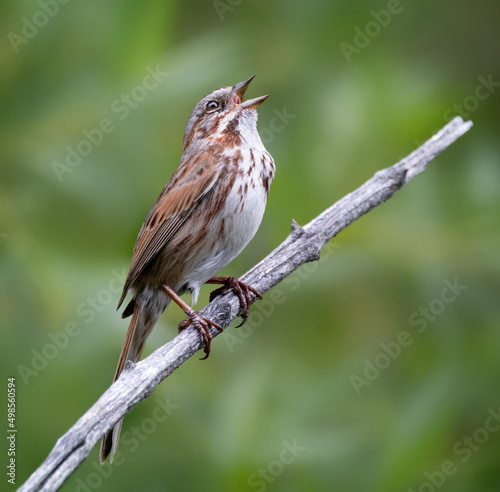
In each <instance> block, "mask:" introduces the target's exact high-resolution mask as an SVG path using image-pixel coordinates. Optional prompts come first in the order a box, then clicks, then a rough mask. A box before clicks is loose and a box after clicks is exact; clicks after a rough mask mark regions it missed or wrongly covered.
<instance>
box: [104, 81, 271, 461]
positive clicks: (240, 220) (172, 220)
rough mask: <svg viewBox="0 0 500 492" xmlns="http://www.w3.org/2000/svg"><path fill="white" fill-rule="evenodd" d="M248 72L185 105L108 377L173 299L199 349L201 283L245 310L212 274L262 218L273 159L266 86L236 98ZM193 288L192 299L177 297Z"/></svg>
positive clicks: (246, 296) (112, 437)
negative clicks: (263, 109)
mask: <svg viewBox="0 0 500 492" xmlns="http://www.w3.org/2000/svg"><path fill="white" fill-rule="evenodd" d="M254 77H255V75H252V76H251V77H249V78H248V79H246V80H244V81H242V82H240V83H238V84H236V85H234V86H224V87H220V88H219V89H216V90H214V91H213V92H211V93H209V94H208V95H206V96H205V97H203V98H202V99H201V100H200V101H199V102H198V104H196V106H195V107H194V109H193V111H192V112H191V114H190V116H189V118H188V121H187V124H186V129H185V131H184V139H183V147H182V155H181V159H180V163H179V166H178V168H177V170H176V171H175V172H174V173H173V175H172V176H171V178H170V179H169V181H168V182H167V184H166V185H165V187H164V188H163V190H162V192H161V193H160V195H159V197H158V199H157V200H156V203H155V204H154V205H153V207H152V209H151V211H150V212H149V214H148V215H147V217H146V219H145V221H144V223H143V225H142V227H141V229H140V231H139V235H138V237H137V240H136V243H135V246H134V251H133V255H132V261H131V266H130V270H129V272H128V275H127V277H126V279H125V284H124V287H123V293H122V295H121V297H120V300H119V303H118V308H117V309H120V307H121V306H122V304H123V302H124V300H125V298H126V296H127V294H128V293H129V292H130V293H131V294H132V299H131V300H130V302H129V303H128V304H127V306H126V307H125V309H124V311H123V314H122V318H127V317H129V316H132V318H131V321H130V325H129V328H128V331H127V334H126V337H125V341H124V344H123V347H122V350H121V353H120V357H119V360H118V366H117V368H116V372H115V376H114V379H113V381H116V380H117V379H118V378H119V376H120V374H121V373H122V371H123V369H124V368H125V365H126V363H127V362H128V361H131V362H132V363H135V362H137V361H138V360H139V358H140V355H141V352H142V349H143V347H144V343H145V342H146V339H147V337H148V336H149V334H150V333H151V330H152V329H153V327H154V326H155V324H156V323H157V321H158V320H159V318H160V317H161V315H162V314H163V312H164V311H165V309H166V308H167V307H168V305H169V304H170V301H172V300H173V301H174V302H175V303H176V304H178V305H179V306H180V307H181V309H182V310H183V311H184V313H185V314H186V317H187V318H186V320H184V321H181V322H180V323H179V331H181V330H182V329H184V328H186V327H187V326H189V325H190V324H192V325H193V326H194V327H196V329H197V330H198V331H199V333H200V336H201V338H202V341H203V345H204V353H205V357H203V359H205V358H207V357H208V355H209V354H210V345H211V339H212V336H211V334H210V330H209V326H210V325H211V326H214V327H215V328H216V329H217V331H219V332H220V331H222V328H221V327H220V326H219V325H218V324H217V323H215V322H213V321H211V320H209V319H206V318H202V317H201V316H200V315H199V314H198V313H197V312H196V311H195V310H194V309H193V308H192V307H191V306H194V305H195V304H196V302H197V299H198V295H199V292H200V288H201V286H202V285H203V284H205V283H210V284H214V283H218V284H222V287H220V288H219V289H217V290H215V291H214V292H212V294H211V296H210V300H212V299H213V298H215V297H216V296H217V295H220V294H222V293H224V292H226V291H227V290H230V289H232V290H233V291H234V292H235V294H236V295H237V296H238V298H239V302H240V312H239V315H240V316H241V318H242V324H243V323H244V322H245V321H246V319H247V317H248V306H249V304H250V301H251V293H253V294H254V295H255V296H256V297H257V298H260V297H261V295H260V294H259V292H258V291H257V290H256V289H254V288H253V287H251V286H249V285H246V284H245V283H243V282H241V281H239V280H238V279H237V278H235V277H220V276H219V277H216V276H214V275H216V274H217V273H218V272H219V270H221V269H222V268H224V267H225V266H226V265H228V264H229V263H230V262H231V261H232V260H233V259H234V258H235V257H236V256H238V255H239V254H240V253H241V251H242V250H243V249H244V248H245V247H246V245H247V244H248V243H249V241H250V240H251V239H252V238H253V236H254V235H255V233H256V232H257V229H258V228H259V226H260V223H261V221H262V217H263V215H264V210H265V207H266V202H267V197H268V194H269V188H270V185H271V182H272V180H273V178H274V174H275V164H274V160H273V158H272V157H271V155H270V154H269V152H268V151H267V150H266V149H265V147H264V144H263V143H262V140H261V138H260V136H259V132H258V130H257V117H258V115H257V108H258V107H259V105H260V104H261V103H262V102H264V101H265V100H266V99H267V98H268V97H269V95H265V96H261V97H256V98H254V99H249V100H246V101H244V95H245V92H246V90H247V88H248V86H249V84H250V82H251V81H252V80H253V78H254ZM185 293H189V294H190V295H191V306H190V305H188V304H187V303H186V302H184V301H183V300H182V299H181V297H180V296H182V295H183V294H185ZM122 422H123V419H121V420H120V421H119V422H117V423H116V424H115V426H114V427H113V428H112V429H110V430H109V431H108V432H107V433H106V434H105V435H104V437H103V439H102V442H101V449H100V461H101V463H104V462H105V460H106V459H107V457H108V456H109V457H110V462H112V461H113V457H114V455H115V453H116V450H117V446H118V440H119V436H120V430H121V426H122Z"/></svg>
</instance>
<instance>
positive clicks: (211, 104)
mask: <svg viewBox="0 0 500 492" xmlns="http://www.w3.org/2000/svg"><path fill="white" fill-rule="evenodd" d="M219 107H220V103H219V102H217V101H210V102H209V103H207V111H215V110H216V109H219Z"/></svg>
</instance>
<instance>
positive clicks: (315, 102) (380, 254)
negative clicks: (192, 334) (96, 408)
mask: <svg viewBox="0 0 500 492" xmlns="http://www.w3.org/2000/svg"><path fill="white" fill-rule="evenodd" d="M54 2H56V0H45V1H44V0H41V1H40V2H33V1H28V0H15V1H14V0H8V1H6V2H2V6H1V7H0V13H1V15H0V25H1V33H2V36H1V39H2V50H1V54H0V63H1V67H0V87H1V91H0V97H1V108H2V109H1V115H0V132H1V134H0V145H1V149H2V151H1V154H2V158H1V163H2V164H1V178H0V233H1V236H0V240H1V244H0V258H1V259H0V261H1V268H0V271H1V273H0V275H1V276H0V282H1V288H2V292H1V297H0V305H1V313H2V314H1V317H2V330H1V334H2V343H1V348H0V364H1V368H2V374H3V375H4V377H5V378H7V376H15V377H16V378H17V411H18V415H17V426H18V428H19V432H18V435H17V437H18V440H17V450H18V454H17V484H18V485H19V484H21V483H22V482H23V481H24V480H25V479H26V478H27V477H28V476H29V475H30V474H31V473H32V471H33V470H34V469H35V468H36V467H37V466H38V465H39V464H40V463H41V462H42V461H43V459H44V458H45V457H46V455H47V454H48V453H49V451H50V450H51V449H52V447H53V445H54V444H55V441H56V439H57V438H58V437H59V436H60V435H62V434H63V433H64V432H66V430H67V429H68V428H69V427H70V426H71V425H73V424H74V423H75V421H76V420H77V419H78V418H79V417H80V416H81V415H82V414H83V413H84V412H85V411H86V410H87V409H88V408H89V407H90V406H91V405H92V404H93V403H94V402H95V401H96V400H97V399H98V397H99V396H100V395H101V394H102V392H103V391H105V389H106V388H107V387H108V385H109V384H110V382H111V379H112V376H113V373H114V370H115V366H116V361H117V357H118V353H119V350H120V347H121V345H122V342H123V339H124V336H125V331H126V328H127V322H126V321H124V320H121V319H120V316H119V314H118V313H116V311H115V308H116V303H117V300H118V297H119V289H120V288H121V285H122V284H123V274H124V273H125V272H126V270H127V269H128V266H129V262H130V258H131V253H132V248H133V244H134V241H135V237H136V235H137V232H138V230H139V228H140V226H141V224H142V221H143V219H144V217H145V216H146V214H147V212H148V211H149V209H150V207H151V205H152V204H153V203H154V200H155V199H156V197H157V195H158V193H159V192H160V190H161V189H162V187H163V185H164V183H165V182H166V181H167V179H168V178H169V176H170V174H171V173H172V172H173V171H174V169H175V168H176V167H177V164H178V161H179V157H180V152H181V141H182V136H183V131H184V125H185V122H186V120H187V117H188V115H189V113H190V111H191V109H192V108H193V106H194V105H195V103H196V102H197V101H198V100H199V99H200V98H201V97H202V96H204V95H205V94H206V93H208V92H210V91H212V90H213V89H215V88H217V87H219V86H222V85H232V84H234V83H236V82H239V81H241V80H243V79H244V78H246V77H248V76H250V75H252V74H254V73H255V74H257V77H256V78H255V80H254V82H253V83H252V85H251V87H250V89H249V92H248V97H256V96H259V95H262V94H267V93H269V94H271V97H270V98H269V99H268V101H266V103H265V104H263V105H262V106H261V108H260V109H259V113H260V119H259V129H260V131H261V133H262V136H263V138H264V140H265V143H266V146H267V148H268V150H269V151H270V152H271V154H272V155H273V156H274V158H275V161H276V165H277V174H276V179H275V181H274V183H273V185H272V188H271V194H270V197H269V201H268V205H267V211H266V215H265V217H264V220H263V223H262V226H261V228H260V230H259V232H258V234H257V236H256V237H255V239H254V240H253V241H252V243H251V244H250V245H249V246H248V247H247V249H246V250H245V251H244V252H243V253H242V254H241V255H240V257H239V258H237V259H236V260H235V261H234V262H233V263H232V264H231V265H230V266H229V267H227V268H226V270H225V271H226V272H227V273H228V274H229V273H230V274H231V275H241V274H242V273H243V272H245V271H246V270H247V269H248V268H249V267H251V266H252V265H253V264H254V263H255V262H257V261H259V260H260V259H261V258H263V257H264V256H265V255H266V254H267V253H268V252H269V251H271V250H272V249H273V248H274V247H276V246H277V245H278V244H279V243H280V242H281V241H282V240H283V239H284V238H285V237H286V235H287V234H288V232H289V229H290V223H291V220H292V218H294V219H296V220H297V221H298V222H299V223H300V224H304V223H306V222H307V221H309V220H310V219H311V218H313V217H314V216H315V215H317V214H318V213H319V212H321V211H322V210H323V209H324V208H326V207H327V206H329V205H330V204H332V203H333V202H334V201H336V200H337V199H339V198H340V197H342V196H343V195H344V194H346V193H348V192H349V191H351V190H353V189H354V188H356V187H358V186H359V185H361V184H362V183H363V182H364V181H365V180H366V179H368V178H369V177H371V176H372V175H373V173H374V172H375V171H377V170H378V169H380V168H383V167H387V166H388V165H391V164H393V163H394V162H396V161H397V160H398V159H399V158H401V157H402V156H404V155H406V154H407V153H409V152H411V151H412V150H413V149H414V148H415V147H416V146H417V145H418V144H419V143H420V142H422V141H424V140H425V139H427V138H428V137H430V136H431V135H432V134H433V132H434V131H435V130H436V129H438V128H440V127H441V126H443V125H444V124H445V123H446V122H447V121H448V120H450V119H451V117H452V116H454V115H456V114H460V113H461V114H462V115H463V116H464V117H466V118H470V119H472V120H473V121H474V127H473V129H472V130H471V131H470V132H469V133H467V134H466V135H465V136H464V137H463V138H461V139H460V140H459V141H458V142H457V143H456V144H454V145H453V146H452V147H451V148H449V149H448V150H446V151H445V152H444V153H443V154H442V155H440V156H439V157H438V158H437V159H436V160H435V161H434V162H433V163H432V164H431V165H430V166H429V168H428V170H426V171H425V172H424V173H423V174H422V175H420V176H418V177H417V178H416V179H415V180H414V181H412V182H411V183H410V184H409V185H408V186H406V187H405V188H404V189H403V190H402V191H400V192H399V193H397V194H396V196H394V197H393V198H392V199H391V200H390V201H389V202H387V203H386V204H384V205H382V206H380V207H378V208H377V209H376V210H374V211H372V212H371V213H369V214H368V215H367V216H365V217H363V218H362V219H361V220H359V221H358V222H356V223H354V224H353V225H352V226H351V227H349V228H348V229H347V230H346V231H345V232H343V233H342V234H341V235H340V236H339V237H338V238H336V239H335V240H333V241H332V242H331V243H330V244H329V246H330V248H329V250H328V251H327V252H325V254H324V255H323V260H324V261H322V262H321V263H320V264H317V265H309V266H307V267H305V268H303V269H301V270H300V271H298V272H296V273H295V274H294V275H293V277H292V279H291V280H289V281H288V282H285V283H283V284H282V285H280V286H279V287H278V289H279V290H278V292H277V293H275V294H274V297H273V293H272V292H269V293H268V294H266V296H265V299H266V301H265V302H262V303H261V304H260V306H259V305H258V304H256V305H254V306H253V309H252V311H251V312H252V316H251V318H250V321H249V323H248V324H247V326H246V327H245V328H241V329H240V330H239V331H238V330H235V329H234V327H231V328H229V330H228V331H227V332H226V333H225V334H224V335H223V336H221V337H219V338H217V339H216V341H214V343H213V349H212V355H211V357H210V359H209V360H208V361H205V362H200V361H198V360H196V358H193V360H190V361H188V362H187V363H186V364H185V365H183V366H182V367H181V369H180V370H178V371H176V372H175V373H174V374H173V375H172V376H171V377H169V378H168V379H167V381H165V382H163V383H162V384H161V385H160V386H159V387H158V388H157V389H156V391H155V392H154V394H153V395H152V396H151V397H150V398H148V399H147V400H146V401H144V402H142V403H141V404H139V405H138V406H137V407H136V408H135V409H133V410H132V411H131V413H130V414H129V415H127V417H126V419H125V423H124V429H123V432H124V433H127V434H126V438H125V439H123V438H122V442H121V443H120V448H119V450H120V452H121V459H120V460H119V463H117V464H116V466H114V467H113V468H110V467H109V466H106V467H104V468H101V467H100V466H99V465H98V449H97V447H96V448H95V449H94V450H93V452H92V454H91V455H90V456H89V458H88V459H87V460H86V461H85V463H83V465H82V466H81V467H80V468H79V469H78V470H77V471H76V473H75V474H74V475H73V476H72V477H71V478H70V479H69V480H68V481H67V482H66V484H65V485H64V486H63V490H68V491H69V490H83V491H88V490H103V491H104V490H106V491H108V490H109V491H114V490H146V491H164V490H172V491H193V490H206V491H240V490H269V491H290V490H307V491H341V492H344V491H345V492H351V491H372V492H379V491H380V492H382V491H384V492H391V491H407V490H408V491H420V492H429V491H432V490H437V489H438V488H439V490H442V491H458V492H461V491H471V490H473V491H475V492H482V491H497V490H500V463H499V461H500V458H499V456H500V431H497V430H496V429H497V427H498V424H496V422H495V423H494V419H493V417H491V418H490V419H489V417H490V416H491V415H498V413H499V412H500V410H499V406H500V393H499V387H500V386H499V383H500V364H499V361H500V356H499V353H500V350H499V347H500V332H499V318H500V316H499V314H500V309H499V293H500V292H499V285H498V276H499V273H500V256H499V219H500V193H499V186H500V165H499V161H500V143H499V138H498V137H499V113H500V97H499V94H498V87H499V86H500V84H499V83H500V56H499V52H500V34H499V32H500V29H499V21H498V19H499V18H500V5H499V3H498V2H497V1H495V0H479V1H478V2H473V3H472V2H469V1H466V0H455V1H453V2H452V1H450V0H448V1H440V2H435V1H431V0H421V1H418V2H412V1H410V0H402V1H401V3H399V2H397V0H391V1H389V2H387V1H385V0H384V1H378V2H369V1H365V0H363V1H358V2H348V1H347V0H343V1H331V0H314V1H311V2H303V1H297V0H295V1H285V0H276V1H273V2H263V1H250V0H246V1H245V0H219V1H217V2H211V1H208V2H201V1H191V2H181V1H170V2H167V1H149V2H133V1H131V2H125V1H121V2H120V1H113V0H110V1H107V2H83V1H81V0H80V1H78V0H72V1H69V2H66V3H64V4H63V3H62V0H59V2H60V3H59V2H56V3H54ZM43 6H44V7H43ZM44 9H45V10H44ZM389 9H390V10H391V11H392V13H391V12H389ZM45 11H46V12H49V13H50V15H49V13H44V12H45ZM56 11H57V12H56ZM380 11H384V12H382V13H380ZM374 12H375V13H374ZM375 18H378V21H376V20H375ZM33 23H35V24H36V23H37V24H38V25H39V27H37V26H36V25H35V24H33ZM30 24H31V27H30ZM366 31H368V37H367V35H366V34H365V35H363V34H360V33H363V32H366ZM342 43H345V44H342ZM347 45H350V47H348V46H347ZM148 70H150V71H151V70H152V71H155V70H157V71H158V72H157V73H158V74H159V75H157V79H158V81H157V83H156V86H155V87H154V88H153V87H152V85H151V84H149V89H148V90H144V88H141V86H142V84H143V79H144V77H145V76H146V75H147V74H148ZM165 73H168V75H165ZM150 82H151V80H150ZM127 97H131V99H129V103H128V105H126V103H125V102H124V101H126V98H127ZM123 98H124V99H123ZM117 101H118V102H117ZM124 104H125V105H124ZM127 108H128V109H127ZM286 115H288V116H286ZM106 119H107V120H110V121H111V125H112V131H110V132H108V133H106V134H103V135H102V139H101V140H102V141H101V142H100V143H98V144H95V145H91V146H90V147H88V145H89V144H85V143H82V141H83V140H86V137H85V133H84V132H85V131H86V132H90V134H91V135H96V133H95V132H94V133H92V131H93V129H95V128H97V127H98V126H99V125H101V124H105V123H103V121H107V120H106ZM108 124H109V121H108ZM108 129H109V128H108ZM95 138H97V137H95ZM96 141H97V140H96ZM86 145H87V147H86ZM68 146H69V148H70V149H73V150H74V149H76V148H77V147H78V146H80V147H79V148H80V150H82V149H83V150H82V152H84V153H88V155H86V156H85V157H83V158H82V159H81V162H79V163H78V165H76V166H74V167H68V166H67V165H66V159H67V153H68V152H71V150H68ZM70 159H71V158H70ZM73 159H75V157H73ZM55 162H57V163H59V165H60V166H59V165H58V164H54V163H55ZM73 162H76V161H73ZM65 166H66V167H65ZM54 167H57V168H58V169H59V172H58V173H56V171H55V169H54ZM61 169H62V170H63V171H61ZM447 282H449V283H451V284H453V283H454V282H457V283H458V284H459V285H461V286H465V287H466V288H465V289H463V288H462V289H458V290H456V295H451V294H450V292H451V291H449V290H448V291H445V292H444V293H443V289H445V288H446V286H447ZM208 292H209V290H208V289H207V290H204V291H202V295H201V297H200V302H199V304H198V307H202V306H203V305H204V304H205V303H206V302H207V299H208ZM442 295H444V299H446V300H447V301H449V302H443V301H441V300H440V299H441V296H442ZM453 297H454V299H453ZM422 309H429V310H430V311H429V313H431V314H428V315H427V316H428V320H425V319H424V316H425V315H424V314H423V313H424V311H421V310H422ZM433 312H434V314H432V313H433ZM414 313H417V314H414ZM182 318H183V315H182V313H181V311H180V310H179V309H178V308H177V307H175V306H174V307H172V308H170V309H169V310H168V312H167V313H166V314H165V315H164V316H163V318H162V320H161V322H160V323H159V325H158V326H157V328H156V329H155V331H154V332H153V334H152V336H151V337H150V339H149V341H148V343H147V347H146V353H150V352H151V351H153V350H155V349H156V348H157V347H159V346H160V345H162V344H163V343H165V342H167V341H168V340H170V339H171V338H172V337H173V336H174V335H175V333H176V325H177V323H178V322H179V321H180V320H181V319H182ZM67 329H71V330H72V331H70V334H69V335H68V334H66V335H65V334H64V333H65V330H67ZM404 333H407V337H410V338H409V340H411V341H412V343H411V345H409V346H401V345H399V349H398V348H397V346H396V345H395V344H394V343H393V342H395V341H396V340H398V337H404V336H405V335H404ZM405 340H407V341H408V338H406V339H405ZM57 344H59V347H60V348H57ZM381 344H386V345H385V347H386V349H387V350H389V349H391V350H392V353H393V358H391V359H389V356H387V355H383V354H386V352H385V351H384V348H383V346H381ZM37 354H38V355H37ZM396 355H399V356H397V357H396ZM371 364H377V365H378V366H379V367H385V368H384V369H382V370H380V369H374V368H373V367H372V366H371ZM370 367H371V369H370ZM378 372H379V373H378ZM361 378H364V383H363V384H361V383H360V381H361V380H362V379H361ZM367 378H371V379H367ZM5 384H6V383H5ZM360 384H361V385H360ZM4 393H5V392H4ZM2 398H3V397H2ZM3 415H5V413H4V414H3ZM167 415H168V418H166V419H165V418H164V417H166V416H167ZM5 418H6V416H5ZM498 418H499V419H500V417H498ZM488 419H489V420H488ZM3 425H4V424H2V426H3ZM485 426H486V427H485ZM134 429H135V430H134ZM134 432H135V434H134ZM5 442H6V441H5V440H4V444H3V446H6V444H5ZM294 445H296V447H295V451H294V453H295V455H294V453H292V452H291V451H290V450H289V447H292V448H293V446H294ZM2 456H6V452H5V453H3V452H2ZM6 461H7V459H6V458H5V461H2V463H4V465H5V464H6ZM449 462H451V464H450V463H449ZM443 467H444V469H445V470H446V473H447V475H444V474H443V471H441V470H442V469H443ZM4 470H5V468H4ZM2 480H5V482H6V478H5V476H4V478H2ZM7 485H8V486H9V489H13V487H12V486H10V485H9V484H7ZM5 490H7V489H5Z"/></svg>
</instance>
